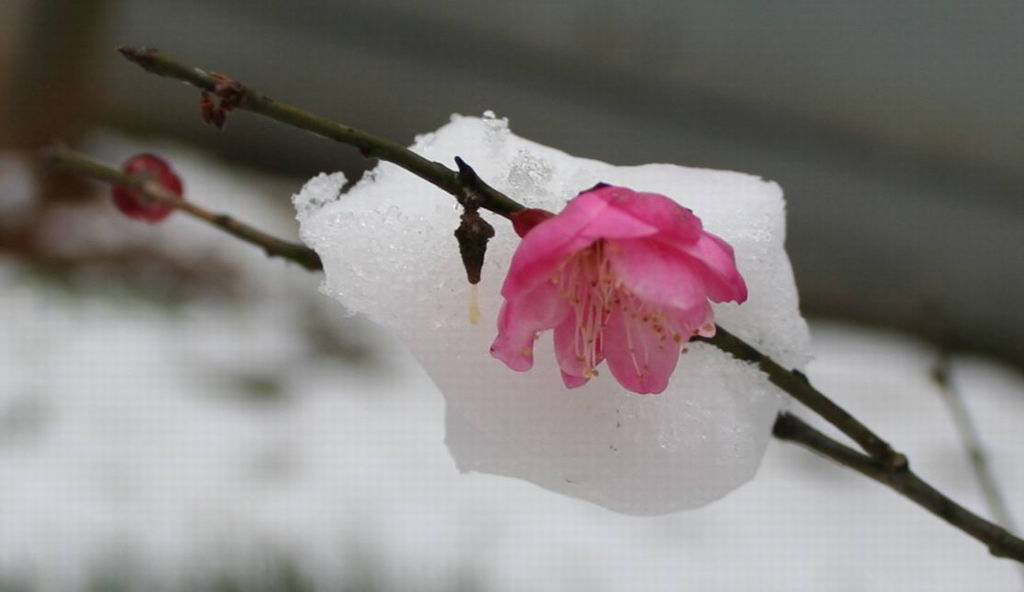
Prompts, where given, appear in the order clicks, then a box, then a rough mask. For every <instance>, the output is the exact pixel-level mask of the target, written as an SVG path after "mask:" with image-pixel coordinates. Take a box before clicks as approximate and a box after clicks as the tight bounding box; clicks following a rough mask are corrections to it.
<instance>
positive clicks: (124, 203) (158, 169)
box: [112, 154, 183, 224]
mask: <svg viewBox="0 0 1024 592" xmlns="http://www.w3.org/2000/svg"><path fill="white" fill-rule="evenodd" d="M121 170H122V171H124V172H125V173H127V174H129V175H132V176H133V177H137V176H148V177H150V178H151V179H152V180H154V181H156V182H157V183H158V184H159V185H160V186H161V187H163V188H164V189H166V190H167V191H170V192H171V193H173V194H174V195H177V196H178V197H181V196H182V193H183V188H182V184H181V179H180V178H178V175H176V174H175V173H174V171H173V170H172V169H171V167H170V165H169V164H167V161H165V160H164V159H162V158H160V157H159V156H156V155H153V154H137V155H135V156H133V157H131V158H130V159H128V160H127V161H125V163H124V166H122V167H121ZM112 194H113V198H114V204H115V205H116V206H117V209H119V210H121V213H123V214H124V215H125V216H128V217H129V218H134V219H136V220H142V221H143V222H149V223H150V224H155V223H157V222H160V221H162V220H163V219H164V218H166V217H167V216H170V215H171V212H173V211H174V208H173V207H171V206H169V205H167V204H162V203H157V202H155V201H153V200H151V199H149V198H147V197H145V196H143V195H142V194H141V193H140V192H139V190H138V189H134V188H131V187H125V186H123V185H117V186H115V187H114V190H113V192H112Z"/></svg>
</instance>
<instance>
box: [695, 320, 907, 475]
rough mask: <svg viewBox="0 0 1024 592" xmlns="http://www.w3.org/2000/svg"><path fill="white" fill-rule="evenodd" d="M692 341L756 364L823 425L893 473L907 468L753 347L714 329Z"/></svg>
mask: <svg viewBox="0 0 1024 592" xmlns="http://www.w3.org/2000/svg"><path fill="white" fill-rule="evenodd" d="M694 341H702V342H704V343H709V344H711V345H713V346H715V347H717V348H718V349H720V350H722V351H724V352H727V353H730V354H732V355H733V357H735V358H737V359H739V360H743V361H744V362H751V363H754V364H757V366H758V368H760V369H761V371H762V372H764V373H765V374H766V375H767V376H768V380H770V381H771V382H772V383H773V384H774V385H775V386H777V387H779V388H780V389H782V390H784V391H786V392H787V393H789V394H790V396H792V397H793V398H794V399H796V400H797V401H800V402H801V403H803V404H804V405H806V406H807V407H808V408H809V409H810V410H811V411H814V412H815V413H817V414H818V415H820V416H821V417H822V418H824V419H825V421H827V422H829V423H830V424H832V425H834V426H835V427H837V428H839V430H840V431H841V432H843V433H844V434H846V435H847V436H849V437H850V438H851V439H852V440H853V441H854V442H856V443H857V444H858V445H860V447H861V448H863V449H864V452H867V453H868V454H870V455H871V456H872V457H874V458H875V459H877V460H878V461H879V462H881V463H882V464H884V465H886V466H888V467H891V468H893V469H895V470H899V469H905V468H907V457H906V456H904V455H902V454H900V453H899V452H896V451H895V450H893V448H892V446H890V445H889V443H888V442H886V441H885V440H883V439H882V438H881V437H880V436H878V434H876V433H874V432H872V431H871V430H870V429H868V427H867V426H865V425H864V424H863V423H861V422H860V420H858V419H857V418H856V417H854V416H853V415H851V414H850V413H849V412H848V411H846V410H845V409H843V408H842V407H840V406H839V405H838V404H836V403H835V402H834V401H833V400H832V399H829V398H828V397H826V396H825V395H824V394H823V393H822V392H821V391H819V390H818V389H816V388H814V386H812V385H811V383H810V381H809V380H807V377H806V376H805V375H804V374H803V373H802V372H799V371H797V370H787V369H785V368H783V367H782V366H781V365H779V363H778V362H776V361H775V360H773V359H771V358H769V357H768V356H766V355H764V354H763V353H761V352H760V351H758V350H757V349H756V348H755V347H754V346H752V345H750V344H749V343H747V342H746V341H743V340H742V339H740V338H739V337H736V336H735V335H733V334H732V333H729V332H728V331H726V330H725V329H723V328H722V327H717V331H716V332H715V336H714V337H697V338H695V339H694Z"/></svg>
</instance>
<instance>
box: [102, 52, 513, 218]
mask: <svg viewBox="0 0 1024 592" xmlns="http://www.w3.org/2000/svg"><path fill="white" fill-rule="evenodd" d="M118 51H120V52H121V54H122V55H123V56H124V57H126V58H128V59H129V60H131V61H132V62H134V63H136V64H138V65H139V66H141V67H142V68H143V69H145V70H146V71H147V72H152V73H153V74H157V75H159V76H166V77H168V78H174V79H177V80H181V81H182V82H186V83H188V84H191V85H192V86H194V87H196V88H198V89H200V90H202V91H204V92H207V93H213V94H214V95H216V96H217V97H219V98H220V100H221V104H222V105H224V106H226V107H227V108H228V110H232V109H243V110H246V111H252V112H253V113H258V114H259V115H263V116H264V117H269V118H270V119H273V120H275V121H278V122H280V123H283V124H285V125H290V126H292V127H297V128H299V129H301V130H305V131H307V132H312V133H314V134H316V135H318V136H321V137H324V138H327V139H328V140H334V141H335V142H341V143H342V144H348V145H349V146H354V147H355V148H358V149H359V150H360V152H362V153H363V155H365V156H367V157H375V158H379V159H381V160H386V161H388V162H391V163H394V164H396V165H398V166H400V167H402V168H403V169H405V170H407V171H409V172H410V173H413V174H414V175H417V176H419V177H420V178H422V179H424V180H425V181H427V182H429V183H431V184H433V185H435V186H437V187H439V188H440V189H443V190H444V191H446V192H448V193H450V194H451V195H452V196H454V197H455V199H457V200H458V201H459V203H461V204H462V205H464V206H465V205H469V206H471V207H478V208H483V209H485V210H489V211H491V212H494V213H495V214H498V215H500V216H504V217H506V218H509V217H511V216H512V215H513V214H515V213H516V212H519V211H521V210H523V209H525V208H524V206H523V205H522V204H519V203H517V202H516V201H515V200H513V199H512V198H510V197H508V196H507V195H505V194H503V193H501V192H500V191H498V190H497V189H494V188H493V187H491V186H490V185H488V184H487V183H485V182H484V181H482V180H481V179H480V178H479V177H478V176H477V175H476V174H475V173H474V172H473V170H472V169H471V168H470V167H469V165H466V164H465V163H464V162H462V161H461V159H457V160H458V167H459V170H458V171H453V170H452V169H449V168H448V167H446V166H444V165H443V164H441V163H439V162H434V161H431V160H427V159H426V158H423V157H422V156H420V155H419V154H416V153H415V152H413V151H412V150H409V149H408V148H406V147H405V146H402V145H401V144H397V143H395V142H392V141H391V140H386V139H384V138H378V137H377V136H374V135H372V134H368V133H366V132H364V131H362V130H358V129H355V128H353V127H350V126H347V125H344V124H341V123H337V122H334V121H331V120H329V119H326V118H324V117H320V116H318V115H314V114H312V113H309V112H308V111H305V110H303V109H300V108H298V107H295V106H293V105H289V104H287V103H281V102H278V101H276V100H274V99H271V98H270V97H267V96H264V95H262V94H260V93H258V92H256V91H254V90H253V89H251V88H249V87H247V86H245V85H243V84H241V83H239V82H238V81H236V80H234V79H232V78H229V77H226V76H223V75H220V74H215V73H212V72H207V71H205V70H202V69H200V68H196V67H194V66H187V65H185V64H182V63H181V62H178V61H177V60H175V59H174V58H171V57H170V56H168V55H166V54H164V53H161V52H159V51H157V50H155V49H149V48H135V47H120V48H118ZM221 117H223V115H221Z"/></svg>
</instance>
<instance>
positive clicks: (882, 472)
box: [772, 413, 1024, 563]
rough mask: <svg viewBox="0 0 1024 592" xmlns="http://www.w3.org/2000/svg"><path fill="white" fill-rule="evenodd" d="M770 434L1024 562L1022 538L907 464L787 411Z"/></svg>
mask: <svg viewBox="0 0 1024 592" xmlns="http://www.w3.org/2000/svg"><path fill="white" fill-rule="evenodd" d="M772 434H773V435H774V436H775V437H776V438H778V439H780V440H785V441H790V442H795V443H797V444H800V445H801V446H804V447H806V448H809V449H811V450H813V451H815V452H817V453H818V454H821V455H822V456H825V457H827V458H830V459H832V460H833V461H835V462H837V463H839V464H841V465H843V466H846V467H849V468H851V469H853V470H855V471H857V472H858V473H860V474H862V475H864V476H866V477H870V478H871V479H874V480H875V481H878V482H879V483H881V484H883V485H886V486H887V487H889V488H890V489H892V490H894V491H896V492H897V493H899V494H900V495H903V496H905V497H906V498H908V499H910V500H911V501H913V502H914V503H916V504H917V505H919V506H921V507H923V508H924V509H926V510H928V511H929V512H931V513H932V514H935V515H936V516H938V517H939V518H941V519H943V520H945V521H946V522H948V523H949V524H950V525H952V526H954V527H955V528H958V529H960V530H962V531H963V532H965V533H967V534H969V535H970V536H972V537H974V538H975V539H977V540H978V541H980V542H981V543H983V544H984V545H985V546H986V547H988V550H989V552H991V553H992V555H994V556H996V557H1004V558H1007V559H1014V560H1016V561H1019V562H1022V563H1024V540H1021V539H1019V538H1017V537H1015V536H1014V535H1012V534H1010V533H1009V532H1008V531H1007V530H1005V529H1004V528H1002V527H1000V526H997V525H995V524H993V523H991V522H989V521H987V520H985V519H984V518H982V517H981V516H978V515H977V514H975V513H973V512H971V511H970V510H968V509H967V508H965V507H963V506H961V505H960V504H958V503H956V502H954V501H953V500H951V499H949V498H948V497H946V496H945V495H943V494H942V493H941V492H940V491H938V490H937V489H935V488H934V487H932V486H931V485H929V484H928V483H926V482H925V481H924V480H922V479H921V478H920V477H918V476H917V475H916V474H915V473H914V472H913V471H911V470H910V469H909V467H904V468H902V469H897V468H894V467H892V466H890V465H886V464H883V463H881V462H879V461H878V460H877V459H874V458H872V457H870V456H867V455H865V454H861V453H860V452H857V451H856V450H854V449H852V448H850V447H849V446H846V445H844V444H841V443H839V442H836V441H835V440H833V439H832V438H829V437H828V436H826V435H825V434H823V433H821V432H820V431H818V430H817V429H815V428H814V427H812V426H810V425H809V424H807V423H806V422H804V421H803V420H801V419H800V418H799V417H797V416H795V415H791V414H789V413H781V414H779V417H778V419H776V420H775V427H774V429H773V431H772Z"/></svg>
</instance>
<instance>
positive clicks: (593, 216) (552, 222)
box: [501, 192, 658, 298]
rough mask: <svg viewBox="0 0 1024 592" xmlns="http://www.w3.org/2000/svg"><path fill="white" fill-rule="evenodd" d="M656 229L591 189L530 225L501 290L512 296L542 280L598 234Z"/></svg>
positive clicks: (633, 235) (630, 235) (618, 235)
mask: <svg viewBox="0 0 1024 592" xmlns="http://www.w3.org/2000/svg"><path fill="white" fill-rule="evenodd" d="M657 232H658V229H657V228H655V227H653V226H651V225H650V224H648V223H646V222H643V221H641V220H638V219H636V218H634V217H632V216H630V215H628V214H626V213H623V212H621V211H619V210H618V209H616V208H613V207H610V206H609V205H608V203H607V202H606V201H605V200H604V199H602V198H601V197H600V196H598V195H596V194H595V193H594V192H588V193H583V194H581V195H579V196H578V197H576V198H574V199H573V200H572V201H570V202H569V204H568V205H567V206H566V207H565V209H564V210H562V212H561V213H559V214H558V215H556V216H555V217H554V218H551V219H549V220H547V221H545V222H543V223H541V224H539V225H537V226H536V227H534V228H533V229H532V230H531V231H530V232H529V234H527V235H526V237H524V238H523V241H522V242H521V243H520V244H519V248H518V249H516V252H515V255H513V256H512V263H511V264H510V265H509V271H508V275H507V276H506V278H505V284H504V285H503V286H502V288H501V294H502V296H504V297H505V298H514V297H516V296H518V295H520V294H523V293H525V292H529V291H531V290H533V289H534V288H536V287H537V286H538V285H539V284H540V283H542V282H546V281H548V280H550V279H551V277H552V276H553V275H554V274H555V272H556V271H557V270H558V266H559V265H561V264H562V263H563V262H564V261H565V260H566V259H568V258H569V257H570V256H571V255H572V254H574V253H576V252H578V251H581V250H583V249H585V248H587V247H589V246H590V245H591V244H593V243H594V241H596V240H598V239H601V238H636V237H640V236H651V235H654V234H656V233H657Z"/></svg>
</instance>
